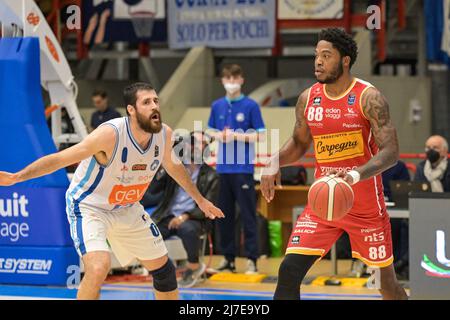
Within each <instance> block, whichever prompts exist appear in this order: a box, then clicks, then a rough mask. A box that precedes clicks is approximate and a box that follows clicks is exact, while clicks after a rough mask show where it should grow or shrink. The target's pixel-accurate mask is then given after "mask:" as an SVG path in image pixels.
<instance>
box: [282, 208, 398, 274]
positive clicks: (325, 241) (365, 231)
mask: <svg viewBox="0 0 450 320" xmlns="http://www.w3.org/2000/svg"><path fill="white" fill-rule="evenodd" d="M344 231H345V232H347V234H348V235H349V238H350V244H351V246H352V257H353V258H358V259H360V260H361V261H363V262H364V263H365V264H367V265H368V266H372V267H380V268H384V267H387V266H389V265H390V264H392V262H393V260H394V259H393V256H392V237H391V223H390V220H389V216H388V214H387V213H386V211H385V210H384V213H383V215H380V213H379V211H376V212H374V213H373V214H364V216H361V215H356V214H355V213H352V212H350V213H348V214H347V215H346V216H345V217H344V218H342V219H341V220H338V221H326V220H322V219H320V218H319V217H317V216H316V215H314V214H312V211H311V209H310V208H309V206H307V207H306V208H305V210H304V211H303V213H302V214H301V215H300V216H299V217H298V219H297V224H296V226H295V228H294V229H293V231H292V234H291V237H290V239H289V243H288V247H287V249H286V254H288V253H294V254H305V255H318V256H321V257H323V256H325V255H326V254H327V252H328V251H329V250H330V248H331V246H332V245H333V244H334V243H335V242H336V241H337V240H338V239H339V237H340V236H341V235H342V233H343V232H344Z"/></svg>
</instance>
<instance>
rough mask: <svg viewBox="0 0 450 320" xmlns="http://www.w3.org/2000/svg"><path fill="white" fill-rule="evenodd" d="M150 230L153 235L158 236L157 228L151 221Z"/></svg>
mask: <svg viewBox="0 0 450 320" xmlns="http://www.w3.org/2000/svg"><path fill="white" fill-rule="evenodd" d="M150 231H151V232H152V234H153V236H154V237H158V236H159V235H160V232H159V229H158V227H157V226H156V224H154V223H152V224H151V225H150Z"/></svg>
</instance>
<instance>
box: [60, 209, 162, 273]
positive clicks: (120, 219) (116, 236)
mask: <svg viewBox="0 0 450 320" xmlns="http://www.w3.org/2000/svg"><path fill="white" fill-rule="evenodd" d="M68 210H69V212H67V218H68V220H69V223H70V235H71V237H72V239H73V242H74V244H75V249H76V250H77V252H78V254H79V255H80V257H82V256H83V255H84V254H86V253H88V252H93V251H108V252H110V251H112V252H113V253H114V255H115V256H116V258H117V260H118V261H119V263H120V264H121V265H122V266H126V265H128V264H130V263H131V262H132V261H133V260H134V259H135V258H137V259H139V260H141V261H142V260H153V259H157V258H160V257H162V256H164V255H166V254H167V249H166V246H165V244H164V241H163V239H162V236H161V233H160V232H159V229H158V227H157V226H156V224H155V223H154V222H153V221H152V219H151V218H150V216H149V214H148V213H147V212H145V210H144V208H143V207H142V206H141V205H140V204H135V205H134V206H132V207H129V208H123V209H117V210H113V211H105V210H101V209H98V208H94V207H92V206H86V205H83V204H80V205H79V207H78V209H77V211H76V212H75V210H73V208H72V209H68Z"/></svg>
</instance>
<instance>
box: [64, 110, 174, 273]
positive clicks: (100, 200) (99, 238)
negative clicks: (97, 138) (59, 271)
mask: <svg viewBox="0 0 450 320" xmlns="http://www.w3.org/2000/svg"><path fill="white" fill-rule="evenodd" d="M105 125H107V126H111V127H112V128H114V130H115V133H116V139H115V141H111V143H115V146H114V151H113V154H112V156H111V159H110V161H109V163H108V164H107V165H106V166H103V165H101V164H99V163H98V162H97V160H96V158H95V157H94V156H91V157H89V158H87V159H85V160H83V161H82V162H81V163H80V165H79V166H78V168H77V170H76V171H75V174H74V177H73V179H72V182H71V184H70V186H69V189H68V190H67V192H66V203H67V207H66V211H67V217H68V220H69V223H70V234H71V236H72V239H73V241H74V244H75V248H76V249H77V252H78V254H79V255H80V256H83V255H84V254H86V253H87V252H92V251H110V249H109V247H111V249H112V251H113V253H114V254H115V256H116V258H117V260H118V261H119V262H120V263H121V264H122V265H124V266H125V265H127V264H129V263H131V262H132V261H133V260H134V259H135V258H137V259H139V260H152V259H156V258H159V257H161V256H164V255H165V254H167V249H166V247H165V245H164V242H163V240H162V237H161V235H160V232H159V230H158V228H157V227H156V224H155V223H153V221H152V220H151V219H150V216H149V215H148V214H147V213H146V212H145V211H144V208H143V207H142V205H141V204H140V203H139V201H140V200H141V199H142V197H143V195H144V193H145V192H146V190H147V188H148V186H149V185H150V183H151V181H152V179H153V177H154V175H155V173H156V172H157V171H158V168H159V166H160V165H161V162H162V158H163V154H164V145H165V137H166V129H165V126H163V129H162V130H161V132H159V133H157V134H153V135H152V137H151V140H150V143H149V145H148V147H147V149H146V150H142V149H141V147H140V146H139V144H138V143H137V142H136V140H135V139H134V138H133V135H132V132H131V128H130V123H129V119H128V117H123V118H117V119H113V120H110V121H108V122H105V123H103V124H102V126H105ZM108 243H109V245H110V246H109V245H108Z"/></svg>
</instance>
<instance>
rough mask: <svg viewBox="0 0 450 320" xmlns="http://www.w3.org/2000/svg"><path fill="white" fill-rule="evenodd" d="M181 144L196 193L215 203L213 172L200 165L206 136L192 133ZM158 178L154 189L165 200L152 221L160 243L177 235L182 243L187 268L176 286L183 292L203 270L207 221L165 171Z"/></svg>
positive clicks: (217, 183) (216, 177)
mask: <svg viewBox="0 0 450 320" xmlns="http://www.w3.org/2000/svg"><path fill="white" fill-rule="evenodd" d="M180 143H181V144H187V146H186V145H185V147H184V148H182V147H180V148H177V149H178V150H180V149H181V150H183V152H182V153H183V154H182V155H181V156H182V161H183V162H184V164H185V167H186V169H187V171H188V172H189V173H190V174H191V178H192V181H193V182H194V183H196V185H197V188H198V190H199V191H200V193H201V194H202V195H203V196H204V197H205V198H206V199H208V200H209V201H211V202H212V203H216V202H217V201H216V200H217V194H218V191H219V180H218V176H217V174H216V172H215V170H214V169H213V168H211V167H209V166H208V165H207V164H206V163H204V161H203V152H204V150H205V148H206V147H207V143H206V141H205V136H204V135H203V133H201V132H199V133H191V135H190V136H189V137H188V138H186V137H185V139H183V140H182V141H181V142H180ZM163 170H164V169H163ZM158 175H163V176H162V177H159V179H158V186H159V188H156V189H154V192H155V193H156V194H159V193H160V190H163V194H164V196H163V198H162V201H161V202H160V204H159V205H158V207H157V208H156V209H155V211H154V212H153V214H152V215H151V217H152V219H153V221H154V222H155V223H156V225H157V226H158V229H159V230H160V232H161V235H162V237H163V239H167V238H169V237H170V236H173V235H176V236H178V237H179V238H180V239H181V241H182V242H183V246H184V248H185V250H186V252H187V256H188V265H187V269H186V271H185V272H184V273H183V275H182V279H181V280H180V281H179V283H178V285H179V286H180V287H182V288H190V287H193V286H194V285H195V284H196V283H197V282H198V280H199V279H200V277H201V275H202V274H203V273H204V272H205V269H206V266H205V264H203V263H200V260H199V253H200V250H201V240H200V236H201V235H202V234H204V233H205V232H208V231H209V229H210V221H209V220H208V219H206V218H205V215H204V214H203V212H202V211H201V210H200V208H199V207H198V206H197V204H196V203H195V201H194V200H193V199H192V198H191V197H190V196H189V195H188V194H187V193H186V192H185V191H184V190H183V188H180V187H179V186H178V185H177V183H176V181H175V180H173V179H172V178H171V177H170V176H169V175H167V174H166V173H165V172H164V171H163V172H162V173H158ZM158 189H159V190H158Z"/></svg>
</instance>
